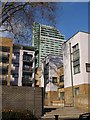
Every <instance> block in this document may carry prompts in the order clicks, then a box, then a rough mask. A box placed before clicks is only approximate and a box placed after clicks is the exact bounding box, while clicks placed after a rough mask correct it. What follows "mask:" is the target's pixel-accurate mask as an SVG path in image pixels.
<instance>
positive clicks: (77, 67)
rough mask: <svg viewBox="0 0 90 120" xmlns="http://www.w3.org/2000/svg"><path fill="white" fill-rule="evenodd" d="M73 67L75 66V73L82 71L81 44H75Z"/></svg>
mask: <svg viewBox="0 0 90 120" xmlns="http://www.w3.org/2000/svg"><path fill="white" fill-rule="evenodd" d="M73 68H74V74H77V73H79V72H80V55H79V44H76V45H74V46H73Z"/></svg>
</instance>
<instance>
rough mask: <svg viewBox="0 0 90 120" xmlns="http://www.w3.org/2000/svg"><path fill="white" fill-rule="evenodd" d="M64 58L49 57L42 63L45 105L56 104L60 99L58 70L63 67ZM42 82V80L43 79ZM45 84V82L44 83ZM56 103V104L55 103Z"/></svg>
mask: <svg viewBox="0 0 90 120" xmlns="http://www.w3.org/2000/svg"><path fill="white" fill-rule="evenodd" d="M62 62H63V60H62V57H60V56H54V55H49V56H47V57H46V58H45V59H44V61H43V62H42V64H43V65H42V66H43V68H42V71H44V72H43V75H44V79H43V80H44V90H45V91H44V92H45V105H53V104H56V101H58V100H59V97H58V87H59V82H58V74H57V69H58V67H60V66H61V65H62ZM41 81H42V79H41ZM42 83H43V82H42ZM54 101H55V102H54Z"/></svg>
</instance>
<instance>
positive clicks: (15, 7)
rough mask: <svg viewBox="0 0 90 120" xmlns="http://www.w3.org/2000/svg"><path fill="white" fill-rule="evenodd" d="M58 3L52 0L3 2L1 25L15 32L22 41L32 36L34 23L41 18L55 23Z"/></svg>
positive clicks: (16, 36)
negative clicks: (49, 0)
mask: <svg viewBox="0 0 90 120" xmlns="http://www.w3.org/2000/svg"><path fill="white" fill-rule="evenodd" d="M55 11H56V3H53V2H52V3H51V2H8V1H7V2H2V11H1V17H0V26H1V25H3V24H4V25H7V29H8V30H9V31H10V32H12V33H13V34H14V37H15V39H17V40H18V41H19V40H21V39H22V41H23V40H24V41H25V40H26V42H27V40H28V39H29V38H31V32H32V23H33V22H34V21H38V20H41V19H45V20H46V21H48V20H49V23H50V24H53V23H55Z"/></svg>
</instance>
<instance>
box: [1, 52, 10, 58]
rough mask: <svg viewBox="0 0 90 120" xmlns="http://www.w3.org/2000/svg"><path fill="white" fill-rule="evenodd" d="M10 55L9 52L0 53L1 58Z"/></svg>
mask: <svg viewBox="0 0 90 120" xmlns="http://www.w3.org/2000/svg"><path fill="white" fill-rule="evenodd" d="M8 55H9V53H8V52H0V56H6V57H7V56H8Z"/></svg>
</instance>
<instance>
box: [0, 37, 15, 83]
mask: <svg viewBox="0 0 90 120" xmlns="http://www.w3.org/2000/svg"><path fill="white" fill-rule="evenodd" d="M12 50H13V43H12V40H11V39H9V38H2V37H0V81H1V82H2V83H1V84H5V85H10V80H11V81H13V78H12V76H11V69H12Z"/></svg>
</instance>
